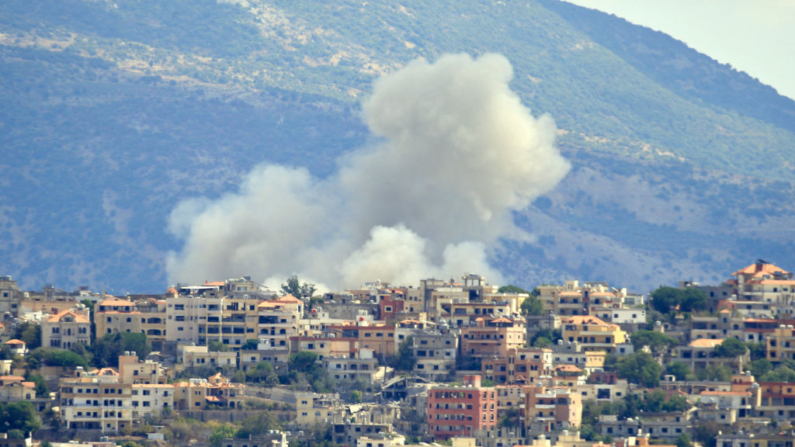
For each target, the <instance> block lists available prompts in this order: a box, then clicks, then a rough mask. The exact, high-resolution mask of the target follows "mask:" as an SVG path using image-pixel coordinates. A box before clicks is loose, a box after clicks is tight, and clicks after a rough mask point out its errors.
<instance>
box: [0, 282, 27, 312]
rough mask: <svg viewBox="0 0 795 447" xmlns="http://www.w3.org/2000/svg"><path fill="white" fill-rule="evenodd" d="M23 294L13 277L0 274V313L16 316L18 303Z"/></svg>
mask: <svg viewBox="0 0 795 447" xmlns="http://www.w3.org/2000/svg"><path fill="white" fill-rule="evenodd" d="M23 296H24V295H23V293H22V292H21V291H20V290H19V285H18V284H17V282H16V281H15V280H14V278H12V277H10V276H0V315H5V314H9V315H11V316H18V314H19V303H20V301H22V297H23Z"/></svg>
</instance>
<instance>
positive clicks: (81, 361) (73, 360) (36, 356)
mask: <svg viewBox="0 0 795 447" xmlns="http://www.w3.org/2000/svg"><path fill="white" fill-rule="evenodd" d="M42 363H43V364H45V365H47V366H61V367H64V368H74V367H76V366H82V367H83V368H84V369H88V362H87V361H86V359H85V358H84V357H81V356H80V355H78V354H76V353H74V352H72V351H65V350H63V349H55V348H36V349H34V350H33V351H31V352H30V354H28V365H29V366H31V367H33V368H34V369H36V368H38V365H41V364H42Z"/></svg>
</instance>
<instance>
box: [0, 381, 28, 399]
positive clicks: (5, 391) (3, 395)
mask: <svg viewBox="0 0 795 447" xmlns="http://www.w3.org/2000/svg"><path fill="white" fill-rule="evenodd" d="M35 398H36V384H35V383H33V382H27V381H25V378H24V377H21V376H0V402H3V403H11V402H19V401H22V400H27V401H31V400H33V399H35Z"/></svg>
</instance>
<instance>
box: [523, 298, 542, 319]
mask: <svg viewBox="0 0 795 447" xmlns="http://www.w3.org/2000/svg"><path fill="white" fill-rule="evenodd" d="M543 313H544V304H543V303H542V302H541V300H539V299H538V298H537V297H534V296H532V295H530V296H528V297H527V298H525V299H524V301H522V315H534V316H538V315H541V314H543Z"/></svg>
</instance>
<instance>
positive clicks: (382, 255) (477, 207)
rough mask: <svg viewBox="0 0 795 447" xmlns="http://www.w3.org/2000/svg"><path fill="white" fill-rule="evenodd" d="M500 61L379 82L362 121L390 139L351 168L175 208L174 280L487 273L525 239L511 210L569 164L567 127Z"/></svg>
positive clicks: (276, 172)
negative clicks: (526, 96) (500, 249)
mask: <svg viewBox="0 0 795 447" xmlns="http://www.w3.org/2000/svg"><path fill="white" fill-rule="evenodd" d="M512 77H513V69H512V68H511V65H510V63H509V62H508V60H507V59H505V58H504V57H503V56H501V55H497V54H487V55H484V56H481V57H479V58H477V59H473V58H472V57H470V56H468V55H463V54H459V55H446V56H443V57H441V58H440V59H439V60H438V61H437V62H435V63H432V64H431V63H428V62H426V61H425V60H417V61H414V62H411V63H410V64H409V65H407V66H406V67H405V68H403V69H401V70H399V71H397V72H395V73H394V74H391V75H389V76H386V77H384V78H382V79H380V80H379V81H377V82H376V83H375V87H374V89H373V94H372V96H371V97H370V98H369V99H368V100H366V101H365V103H364V105H363V112H364V118H365V120H366V123H367V125H368V126H369V128H370V131H371V132H372V133H373V134H374V135H375V136H377V137H379V139H380V141H381V142H380V143H378V144H376V145H374V146H373V147H369V148H362V149H359V150H356V151H353V152H351V153H350V154H348V155H346V156H344V157H342V158H341V159H340V160H339V165H340V169H339V172H338V173H337V174H336V175H334V176H331V177H329V178H327V179H318V178H314V177H313V176H312V175H311V174H310V173H309V172H308V171H307V170H306V169H292V168H286V167H282V166H275V165H262V166H259V167H257V168H255V169H254V170H253V171H252V172H251V173H249V174H248V175H247V176H246V178H245V179H244V181H243V184H242V185H241V187H240V191H239V192H237V193H233V194H228V195H226V196H223V197H221V198H220V199H218V200H215V201H208V200H205V199H193V200H189V201H186V202H183V203H181V204H180V205H179V206H178V207H177V208H176V209H175V210H174V211H173V212H172V215H171V218H170V222H169V228H170V230H171V231H172V232H173V233H174V234H175V235H177V236H178V237H180V238H181V239H183V240H184V241H185V245H184V247H183V249H182V251H181V252H180V253H171V254H170V255H169V258H168V273H169V278H170V280H171V281H173V282H201V281H203V280H205V279H214V278H226V277H234V276H241V275H246V274H250V275H252V276H254V277H255V278H258V279H264V278H268V277H274V276H276V277H286V276H288V275H290V274H293V273H296V274H298V275H299V276H301V277H302V278H307V279H311V280H313V281H320V282H322V283H325V284H327V285H330V286H334V287H350V286H358V285H361V283H362V282H364V281H372V280H375V279H380V280H382V281H389V282H392V283H402V284H413V283H415V282H417V280H419V279H420V278H425V277H439V278H445V277H449V276H453V277H457V276H459V275H461V274H462V273H464V272H478V273H481V274H483V275H485V276H487V277H489V279H490V280H492V281H495V282H498V281H500V280H501V276H500V274H499V272H497V271H495V270H494V269H493V268H491V267H490V266H489V264H488V261H487V253H488V249H489V247H494V246H495V245H496V244H499V240H500V239H522V238H524V237H526V236H527V235H526V234H524V233H523V232H522V231H521V230H519V229H518V228H516V227H515V226H514V224H513V220H512V214H511V212H512V211H514V210H521V209H523V208H526V207H527V206H528V205H529V204H530V203H531V202H532V201H533V200H534V199H535V198H536V197H538V196H540V195H542V194H544V193H546V192H547V191H549V190H550V189H552V188H553V187H554V186H555V185H556V184H557V183H558V182H559V181H560V180H561V179H562V178H563V177H564V176H565V175H566V173H567V172H568V170H569V163H568V162H567V161H566V160H565V159H564V158H563V157H562V156H561V155H560V153H559V151H558V150H557V148H556V147H555V146H554V139H555V130H556V129H555V124H554V122H553V120H552V119H551V118H550V117H548V116H546V115H545V116H542V117H540V118H538V119H536V118H534V117H533V116H532V115H531V113H530V111H529V110H528V109H527V108H526V107H524V106H523V105H522V104H521V101H520V100H519V98H518V96H517V95H516V94H514V93H513V92H512V91H511V90H510V88H509V82H510V81H511V79H512Z"/></svg>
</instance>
